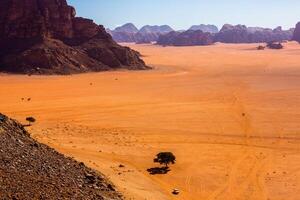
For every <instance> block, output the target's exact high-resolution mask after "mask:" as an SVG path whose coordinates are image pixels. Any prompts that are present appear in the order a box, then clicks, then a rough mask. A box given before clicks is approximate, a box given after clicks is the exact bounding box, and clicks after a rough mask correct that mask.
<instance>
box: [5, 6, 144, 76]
mask: <svg viewBox="0 0 300 200" xmlns="http://www.w3.org/2000/svg"><path fill="white" fill-rule="evenodd" d="M75 15H76V12H75V9H74V8H73V7H71V6H69V5H68V4H67V2H66V0H2V1H0V71H5V72H16V73H40V74H70V73H79V72H87V71H102V70H110V69H115V68H127V69H147V68H148V67H147V66H146V65H145V63H144V62H143V61H142V60H141V59H140V58H139V54H138V53H137V52H135V51H133V50H131V49H129V48H126V47H121V46H119V45H118V44H117V43H115V42H114V41H113V39H112V37H111V36H110V35H109V34H108V33H107V32H106V31H105V29H104V28H103V26H101V25H100V26H98V25H97V24H95V23H94V22H93V21H92V20H89V19H85V18H81V17H75Z"/></svg>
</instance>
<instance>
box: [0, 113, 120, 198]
mask: <svg viewBox="0 0 300 200" xmlns="http://www.w3.org/2000/svg"><path fill="white" fill-rule="evenodd" d="M0 157H1V159H0V177H1V178H0V199H23V200H32V199H86V200H88V199H89V200H90V199H99V200H109V199H110V200H113V199H114V200H121V199H123V198H122V196H121V195H120V194H119V193H118V192H117V191H116V190H115V188H114V186H113V184H112V183H110V182H109V181H108V180H107V179H106V178H105V177H104V175H102V174H100V173H98V172H95V171H93V170H92V169H90V168H88V167H86V166H85V165H84V164H83V163H79V162H76V161H75V160H73V159H71V158H67V157H65V156H63V155H62V154H60V153H58V152H56V151H55V150H54V149H51V148H49V147H48V146H46V145H43V144H40V143H38V142H37V141H35V140H33V139H32V138H31V137H30V135H29V133H28V132H27V131H26V130H25V129H24V128H23V126H22V125H21V124H20V123H18V122H16V121H15V120H12V119H9V118H8V117H6V116H4V115H2V114H0Z"/></svg>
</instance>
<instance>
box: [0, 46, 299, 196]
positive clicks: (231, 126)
mask: <svg viewBox="0 0 300 200" xmlns="http://www.w3.org/2000/svg"><path fill="white" fill-rule="evenodd" d="M129 46H131V47H132V48H134V49H136V50H138V51H140V52H141V53H142V54H143V56H144V57H143V59H144V60H145V61H146V63H147V64H148V65H150V66H153V67H154V70H151V71H115V72H103V73H91V74H81V75H72V76H21V75H5V74H2V75H0V88H1V89H0V97H1V104H0V111H1V112H3V113H4V114H7V115H9V116H11V117H13V118H16V119H18V120H19V121H21V122H23V123H25V120H24V119H25V117H27V116H33V117H35V118H36V119H37V123H36V124H35V125H34V126H32V127H31V128H29V130H30V131H31V133H32V135H33V137H34V138H36V139H38V140H39V141H41V142H43V143H45V144H48V145H50V146H51V147H54V148H55V149H57V150H59V151H60V152H62V153H64V154H66V155H69V156H73V157H74V158H76V159H77V160H79V161H83V162H85V163H86V164H87V165H88V166H90V167H92V168H94V169H97V170H99V171H101V172H103V173H104V174H106V175H107V176H108V177H109V178H110V179H111V180H112V181H113V182H114V183H115V184H116V185H117V187H118V188H119V190H120V191H122V192H123V193H124V194H125V195H126V197H127V198H128V199H138V200H144V199H148V200H163V199H172V200H173V199H178V200H200V199H201V200H215V199H216V200H246V199H248V200H267V199H268V200H298V199H299V197H300V45H298V44H296V43H288V44H285V46H286V47H285V49H284V50H265V51H257V50H255V47H256V46H257V44H239V45H228V44H227V45H225V44H216V45H213V46H207V47H159V46H152V45H129ZM22 98H24V100H22ZM28 98H31V99H30V100H28ZM160 151H172V152H173V153H174V154H175V155H176V157H177V162H176V164H175V165H173V166H171V169H172V170H171V172H170V173H168V174H167V175H155V176H152V175H149V174H148V172H147V171H146V169H147V168H150V167H155V166H157V164H154V163H153V158H154V156H155V154H156V153H158V152H160ZM120 164H123V165H125V167H124V168H120V167H119V165H120ZM174 188H178V189H179V190H180V194H179V195H178V196H173V195H172V194H171V192H172V189H174Z"/></svg>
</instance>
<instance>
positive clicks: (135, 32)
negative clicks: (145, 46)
mask: <svg viewBox="0 0 300 200" xmlns="http://www.w3.org/2000/svg"><path fill="white" fill-rule="evenodd" d="M171 31H174V30H173V29H172V28H171V27H170V26H168V25H162V26H157V25H155V26H150V25H146V26H143V27H142V28H141V29H140V30H139V29H138V28H137V27H136V26H135V25H134V24H132V23H127V24H124V25H123V26H120V27H117V28H116V29H115V30H109V29H108V30H107V32H108V33H110V34H111V35H112V37H113V39H114V40H115V41H116V42H135V43H151V42H156V41H157V40H158V38H159V36H160V35H163V34H167V33H169V32H171Z"/></svg>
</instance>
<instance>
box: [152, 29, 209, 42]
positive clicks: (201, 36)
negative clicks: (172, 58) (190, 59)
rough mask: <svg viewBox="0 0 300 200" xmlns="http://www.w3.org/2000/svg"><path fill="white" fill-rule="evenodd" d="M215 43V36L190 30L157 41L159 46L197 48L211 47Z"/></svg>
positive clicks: (174, 33)
mask: <svg viewBox="0 0 300 200" xmlns="http://www.w3.org/2000/svg"><path fill="white" fill-rule="evenodd" d="M213 43H214V38H213V35H212V34H210V33H208V32H203V31H201V30H196V31H193V30H189V31H185V32H175V31H173V32H170V33H168V34H165V35H161V36H160V37H159V39H158V41H157V44H159V45H171V46H196V45H211V44H213Z"/></svg>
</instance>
